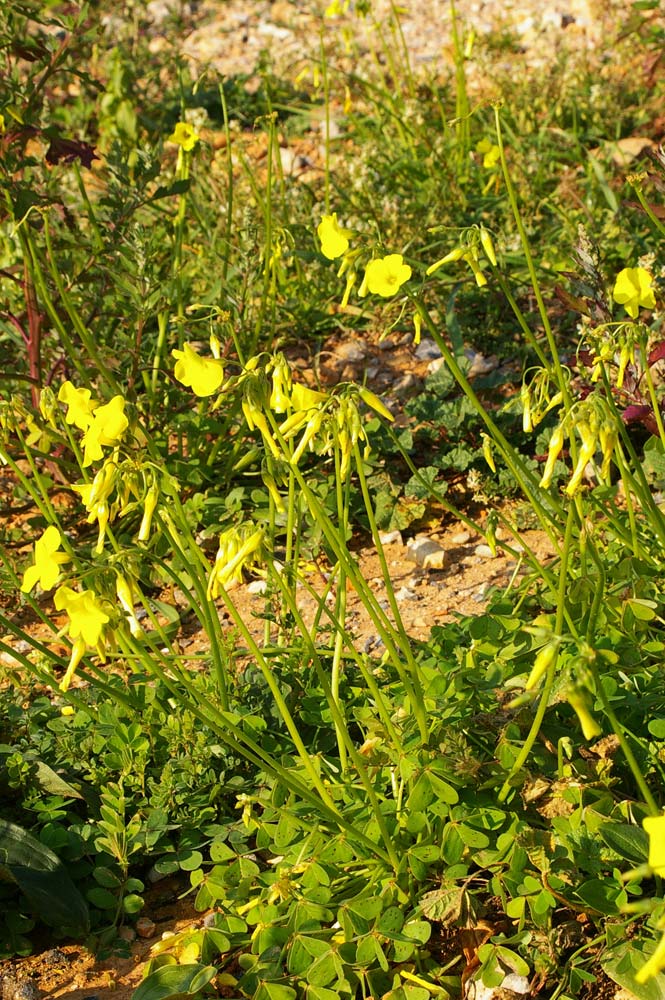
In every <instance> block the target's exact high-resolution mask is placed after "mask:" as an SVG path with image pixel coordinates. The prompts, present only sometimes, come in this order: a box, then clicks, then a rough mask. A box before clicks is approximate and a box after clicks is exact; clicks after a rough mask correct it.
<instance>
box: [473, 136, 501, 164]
mask: <svg viewBox="0 0 665 1000" xmlns="http://www.w3.org/2000/svg"><path fill="white" fill-rule="evenodd" d="M476 152H477V153H481V154H482V157H483V166H484V167H485V169H486V170H492V169H493V168H494V167H495V166H496V165H497V163H498V162H499V157H500V156H501V150H500V149H499V147H498V146H496V145H494V144H493V143H492V142H490V140H489V139H481V140H480V142H479V143H478V145H477V146H476Z"/></svg>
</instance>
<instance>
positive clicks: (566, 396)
mask: <svg viewBox="0 0 665 1000" xmlns="http://www.w3.org/2000/svg"><path fill="white" fill-rule="evenodd" d="M494 121H495V125H496V136H497V145H498V147H499V154H500V158H501V170H502V172H503V179H504V182H505V185H506V193H507V195H508V201H509V202H510V207H511V209H512V213H513V218H514V219H515V224H516V225H517V231H518V233H519V236H520V241H521V243H522V250H523V252H524V258H525V260H526V266H527V269H528V271H529V278H530V280H531V287H532V288H533V294H534V295H535V297H536V303H537V305H538V312H539V313H540V318H541V320H542V324H543V329H544V330H545V336H546V338H547V345H548V347H549V350H550V356H551V359H552V365H553V366H554V370H555V372H556V376H557V382H558V384H559V389H560V391H561V395H562V397H563V402H564V411H565V412H569V410H570V408H571V404H572V400H571V397H570V391H569V388H568V381H567V379H566V378H565V376H564V374H563V368H562V365H561V361H560V360H559V352H558V350H557V346H556V342H555V340H554V334H553V333H552V327H551V325H550V319H549V316H548V314H547V309H546V308H545V301H544V299H543V296H542V292H541V290H540V283H539V281H538V275H537V273H536V268H535V265H534V262H533V256H532V254H531V246H530V244H529V238H528V236H527V232H526V228H525V226H524V223H523V221H522V216H521V213H520V210H519V205H518V204H517V197H516V195H515V188H514V187H513V182H512V179H511V176H510V172H509V170H508V161H507V160H506V151H505V148H504V145H503V134H502V131H501V116H500V114H499V105H498V104H495V106H494Z"/></svg>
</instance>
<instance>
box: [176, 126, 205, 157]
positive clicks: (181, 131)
mask: <svg viewBox="0 0 665 1000" xmlns="http://www.w3.org/2000/svg"><path fill="white" fill-rule="evenodd" d="M199 138H200V136H199V134H198V132H197V131H196V129H195V128H194V126H193V125H189V124H188V123H187V122H178V124H177V125H176V127H175V128H174V129H173V132H172V133H171V135H170V136H169V137H168V141H169V142H175V143H177V144H178V146H180V147H182V149H184V150H185V152H186V153H189V152H191V150H192V149H194V146H195V145H196V144H197V142H198V141H199Z"/></svg>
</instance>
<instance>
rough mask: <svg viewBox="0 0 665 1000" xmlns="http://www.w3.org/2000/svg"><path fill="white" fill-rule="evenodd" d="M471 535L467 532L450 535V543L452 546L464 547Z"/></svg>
mask: <svg viewBox="0 0 665 1000" xmlns="http://www.w3.org/2000/svg"><path fill="white" fill-rule="evenodd" d="M470 538H471V534H470V532H468V531H458V532H457V534H455V535H452V536H451V538H450V541H451V542H452V543H453V545H466V543H467V542H468V541H469V540H470Z"/></svg>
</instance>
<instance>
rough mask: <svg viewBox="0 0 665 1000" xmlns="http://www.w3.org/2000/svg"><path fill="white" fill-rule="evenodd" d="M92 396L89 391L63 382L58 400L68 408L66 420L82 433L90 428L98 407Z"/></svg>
mask: <svg viewBox="0 0 665 1000" xmlns="http://www.w3.org/2000/svg"><path fill="white" fill-rule="evenodd" d="M90 395H91V393H90V390H89V389H76V388H75V387H74V386H73V385H72V383H71V382H63V383H62V385H61V386H60V389H59V390H58V399H59V400H60V402H61V403H65V405H66V406H67V414H66V416H65V420H66V421H67V423H68V424H74V426H75V427H78V429H79V430H81V431H84V430H86V429H87V428H88V427H89V426H90V424H91V423H92V415H93V411H94V410H96V409H97V406H98V404H97V403H96V402H95V401H94V400H93V399H90Z"/></svg>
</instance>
